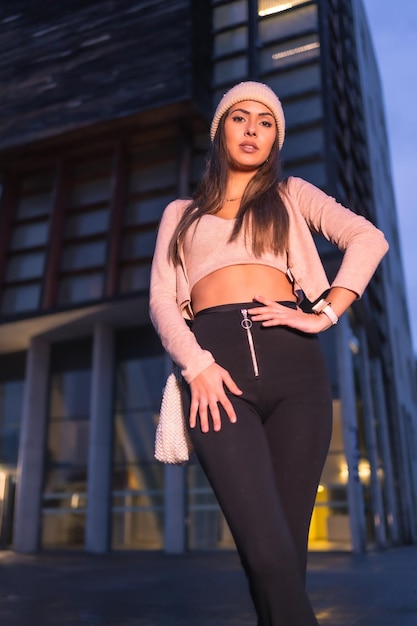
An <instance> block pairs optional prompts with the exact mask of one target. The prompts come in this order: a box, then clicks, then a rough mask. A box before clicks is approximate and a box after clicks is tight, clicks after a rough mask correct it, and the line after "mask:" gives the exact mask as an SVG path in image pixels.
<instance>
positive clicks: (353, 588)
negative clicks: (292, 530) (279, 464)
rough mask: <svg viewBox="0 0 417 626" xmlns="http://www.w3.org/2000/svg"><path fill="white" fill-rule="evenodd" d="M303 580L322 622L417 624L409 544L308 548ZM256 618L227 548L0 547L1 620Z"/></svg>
mask: <svg viewBox="0 0 417 626" xmlns="http://www.w3.org/2000/svg"><path fill="white" fill-rule="evenodd" d="M307 586H308V590H309V594H310V597H311V600H312V603H313V606H314V608H315V610H316V613H317V616H318V618H319V621H320V624H321V625H322V626H353V625H355V626H417V546H407V547H401V548H395V549H389V550H387V551H383V552H368V553H367V554H365V555H359V556H358V555H352V554H350V553H311V554H310V558H309V570H308V579H307ZM255 623H256V621H255V617H254V612H253V609H252V606H251V602H250V599H249V596H248V592H247V587H246V580H245V578H244V575H243V573H242V571H241V569H240V564H239V561H238V558H237V556H236V554H235V553H234V552H225V553H224V552H221V553H218V552H217V553H190V554H186V555H182V556H168V555H164V554H162V553H160V552H136V553H132V552H130V553H113V554H108V555H103V556H92V555H88V554H79V553H60V554H58V553H53V554H50V553H41V554H38V555H20V554H14V553H13V552H7V551H6V552H0V625H1V626H70V625H71V626H72V625H74V626H75V625H90V626H255ZM282 626H285V625H284V624H283V625H282Z"/></svg>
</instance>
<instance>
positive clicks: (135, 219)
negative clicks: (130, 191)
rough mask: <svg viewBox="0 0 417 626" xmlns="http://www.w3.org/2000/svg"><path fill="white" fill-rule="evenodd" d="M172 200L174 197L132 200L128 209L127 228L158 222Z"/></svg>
mask: <svg viewBox="0 0 417 626" xmlns="http://www.w3.org/2000/svg"><path fill="white" fill-rule="evenodd" d="M171 200H173V196H172V195H165V196H158V197H156V198H140V199H132V200H130V201H129V202H128V205H127V207H126V220H125V223H126V226H134V225H135V224H148V223H150V222H158V221H159V220H160V218H161V215H162V213H163V210H164V209H165V207H166V206H167V204H168V203H169V202H171Z"/></svg>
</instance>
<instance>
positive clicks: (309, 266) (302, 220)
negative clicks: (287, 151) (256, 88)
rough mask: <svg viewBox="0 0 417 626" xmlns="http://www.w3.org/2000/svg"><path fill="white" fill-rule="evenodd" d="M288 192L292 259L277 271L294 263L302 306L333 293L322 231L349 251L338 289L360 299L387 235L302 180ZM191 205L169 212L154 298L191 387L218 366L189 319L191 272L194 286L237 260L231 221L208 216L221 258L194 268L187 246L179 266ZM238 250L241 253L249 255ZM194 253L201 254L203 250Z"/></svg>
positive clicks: (156, 314)
mask: <svg viewBox="0 0 417 626" xmlns="http://www.w3.org/2000/svg"><path fill="white" fill-rule="evenodd" d="M281 190H282V197H283V200H284V203H285V206H286V208H287V211H288V217H289V231H288V242H287V259H284V258H283V259H280V258H277V259H276V260H275V261H274V263H276V264H278V266H280V264H282V265H281V267H284V265H286V264H287V263H288V270H289V271H290V273H291V276H292V278H293V282H292V285H293V291H294V294H295V295H296V297H297V299H298V300H299V301H300V300H301V299H302V298H303V297H306V298H307V299H308V300H310V302H312V303H313V304H314V303H315V302H316V301H318V300H319V299H320V298H321V297H323V295H324V294H325V293H326V292H327V290H328V289H329V288H330V284H329V280H328V278H327V275H326V273H325V270H324V267H323V264H322V262H321V259H320V256H319V253H318V251H317V247H316V244H315V241H314V238H313V236H312V233H320V234H321V235H323V237H325V238H326V239H327V240H328V241H329V242H331V243H332V244H334V245H335V246H337V248H338V249H339V250H341V251H342V252H343V257H342V261H341V263H340V266H339V268H338V271H337V273H336V276H335V277H334V279H333V280H332V285H331V286H332V287H344V288H345V289H349V290H350V291H353V292H354V293H356V294H357V296H358V297H360V296H361V295H362V293H363V291H364V290H365V288H366V286H367V284H368V283H369V281H370V280H371V278H372V275H373V274H374V272H375V270H376V268H377V266H378V265H379V263H380V261H381V259H382V257H383V256H384V255H385V254H386V252H387V250H388V242H387V241H386V239H385V237H384V234H383V233H382V232H381V231H380V230H378V228H376V227H375V226H374V225H373V224H371V222H369V221H368V220H367V219H365V218H364V217H363V216H361V215H357V214H356V213H353V212H352V211H350V210H349V209H347V208H345V207H343V206H342V205H341V204H339V203H338V202H337V201H336V200H335V199H334V198H332V197H331V196H328V195H327V194H326V193H324V192H323V191H321V189H318V188H317V187H315V186H314V185H312V184H311V183H308V182H307V181H305V180H303V179H302V178H297V177H290V178H289V179H288V180H287V181H286V183H283V184H282V187H281ZM189 204H190V200H189V199H188V200H187V199H178V200H174V201H173V202H171V203H170V204H169V205H168V206H167V207H166V209H165V211H164V213H163V215H162V219H161V223H160V226H159V230H158V237H157V241H156V246H155V253H154V257H153V261H152V270H151V285H150V294H149V313H150V317H151V320H152V323H153V325H154V327H155V329H156V332H157V333H158V335H159V337H160V339H161V342H162V345H163V346H164V348H165V350H166V351H167V352H168V354H169V355H170V357H171V358H172V360H173V361H174V362H175V363H176V364H177V365H178V366H179V367H180V369H181V372H182V375H183V376H184V378H185V380H186V381H187V382H191V380H193V378H195V377H196V376H197V375H198V374H199V373H200V372H202V371H203V370H204V369H205V368H206V367H208V366H209V365H211V364H212V363H214V357H213V355H212V354H211V353H210V352H209V351H208V350H204V349H203V348H202V347H201V346H200V345H199V343H198V342H197V339H196V338H195V335H194V334H193V333H192V331H191V330H190V328H189V325H188V324H187V321H186V320H190V319H192V318H193V311H192V306H191V288H190V284H191V283H190V277H189V273H190V272H191V276H192V280H193V281H195V280H196V279H197V278H198V276H199V274H201V271H203V274H205V273H206V272H207V270H208V268H209V266H210V263H216V264H217V265H218V266H219V267H222V266H226V265H228V264H229V263H230V259H231V257H229V254H230V250H231V248H230V246H223V247H222V248H221V247H220V245H221V242H224V241H225V239H226V238H227V235H226V232H227V229H228V228H230V227H231V225H230V226H229V225H228V224H226V225H225V226H224V227H223V224H221V225H222V228H219V227H218V224H219V219H221V218H218V217H217V218H216V217H215V216H211V217H209V216H207V217H205V218H204V227H206V225H207V227H208V228H209V230H210V231H211V232H212V233H213V241H212V242H207V245H208V246H209V247H210V249H211V250H212V251H216V255H217V257H218V258H216V259H215V260H214V257H213V259H212V260H211V261H210V259H209V260H208V264H206V265H205V268H204V270H201V268H199V267H193V266H191V263H190V257H189V256H188V263H187V261H186V258H185V257H186V253H185V250H184V246H182V247H181V248H180V249H179V262H178V263H177V264H174V263H173V262H172V261H171V259H170V258H169V256H168V247H169V244H170V241H171V239H172V236H173V233H174V231H175V229H176V227H177V224H178V222H179V220H180V219H181V216H182V214H183V212H184V210H185V208H186V207H187V206H189ZM202 219H203V218H202ZM210 220H211V221H212V222H213V224H214V225H213V226H211V224H210ZM199 236H200V235H199ZM238 248H239V245H237V248H236V254H245V253H244V251H243V250H242V249H240V251H239V250H238ZM195 253H196V254H198V251H197V246H196V250H195ZM192 254H194V252H192ZM188 255H189V252H188ZM201 255H202V253H201ZM235 258H236V257H235ZM240 258H242V257H240ZM192 265H194V263H193V264H192ZM203 265H204V264H203Z"/></svg>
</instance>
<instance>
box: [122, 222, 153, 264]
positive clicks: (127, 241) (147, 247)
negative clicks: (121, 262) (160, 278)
mask: <svg viewBox="0 0 417 626" xmlns="http://www.w3.org/2000/svg"><path fill="white" fill-rule="evenodd" d="M155 242H156V229H152V230H145V231H142V232H138V233H129V234H128V235H126V236H125V238H124V242H123V258H124V259H140V258H148V257H152V256H153V252H154V249H155Z"/></svg>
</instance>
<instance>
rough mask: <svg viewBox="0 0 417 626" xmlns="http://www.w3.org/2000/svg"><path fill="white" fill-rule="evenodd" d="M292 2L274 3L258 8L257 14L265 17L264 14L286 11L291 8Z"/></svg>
mask: <svg viewBox="0 0 417 626" xmlns="http://www.w3.org/2000/svg"><path fill="white" fill-rule="evenodd" d="M292 7H293V3H292V2H285V3H284V4H274V5H272V7H268V8H267V9H260V10H259V11H258V14H259V15H260V16H261V17H265V15H273V14H274V13H280V12H281V11H288V9H292Z"/></svg>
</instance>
